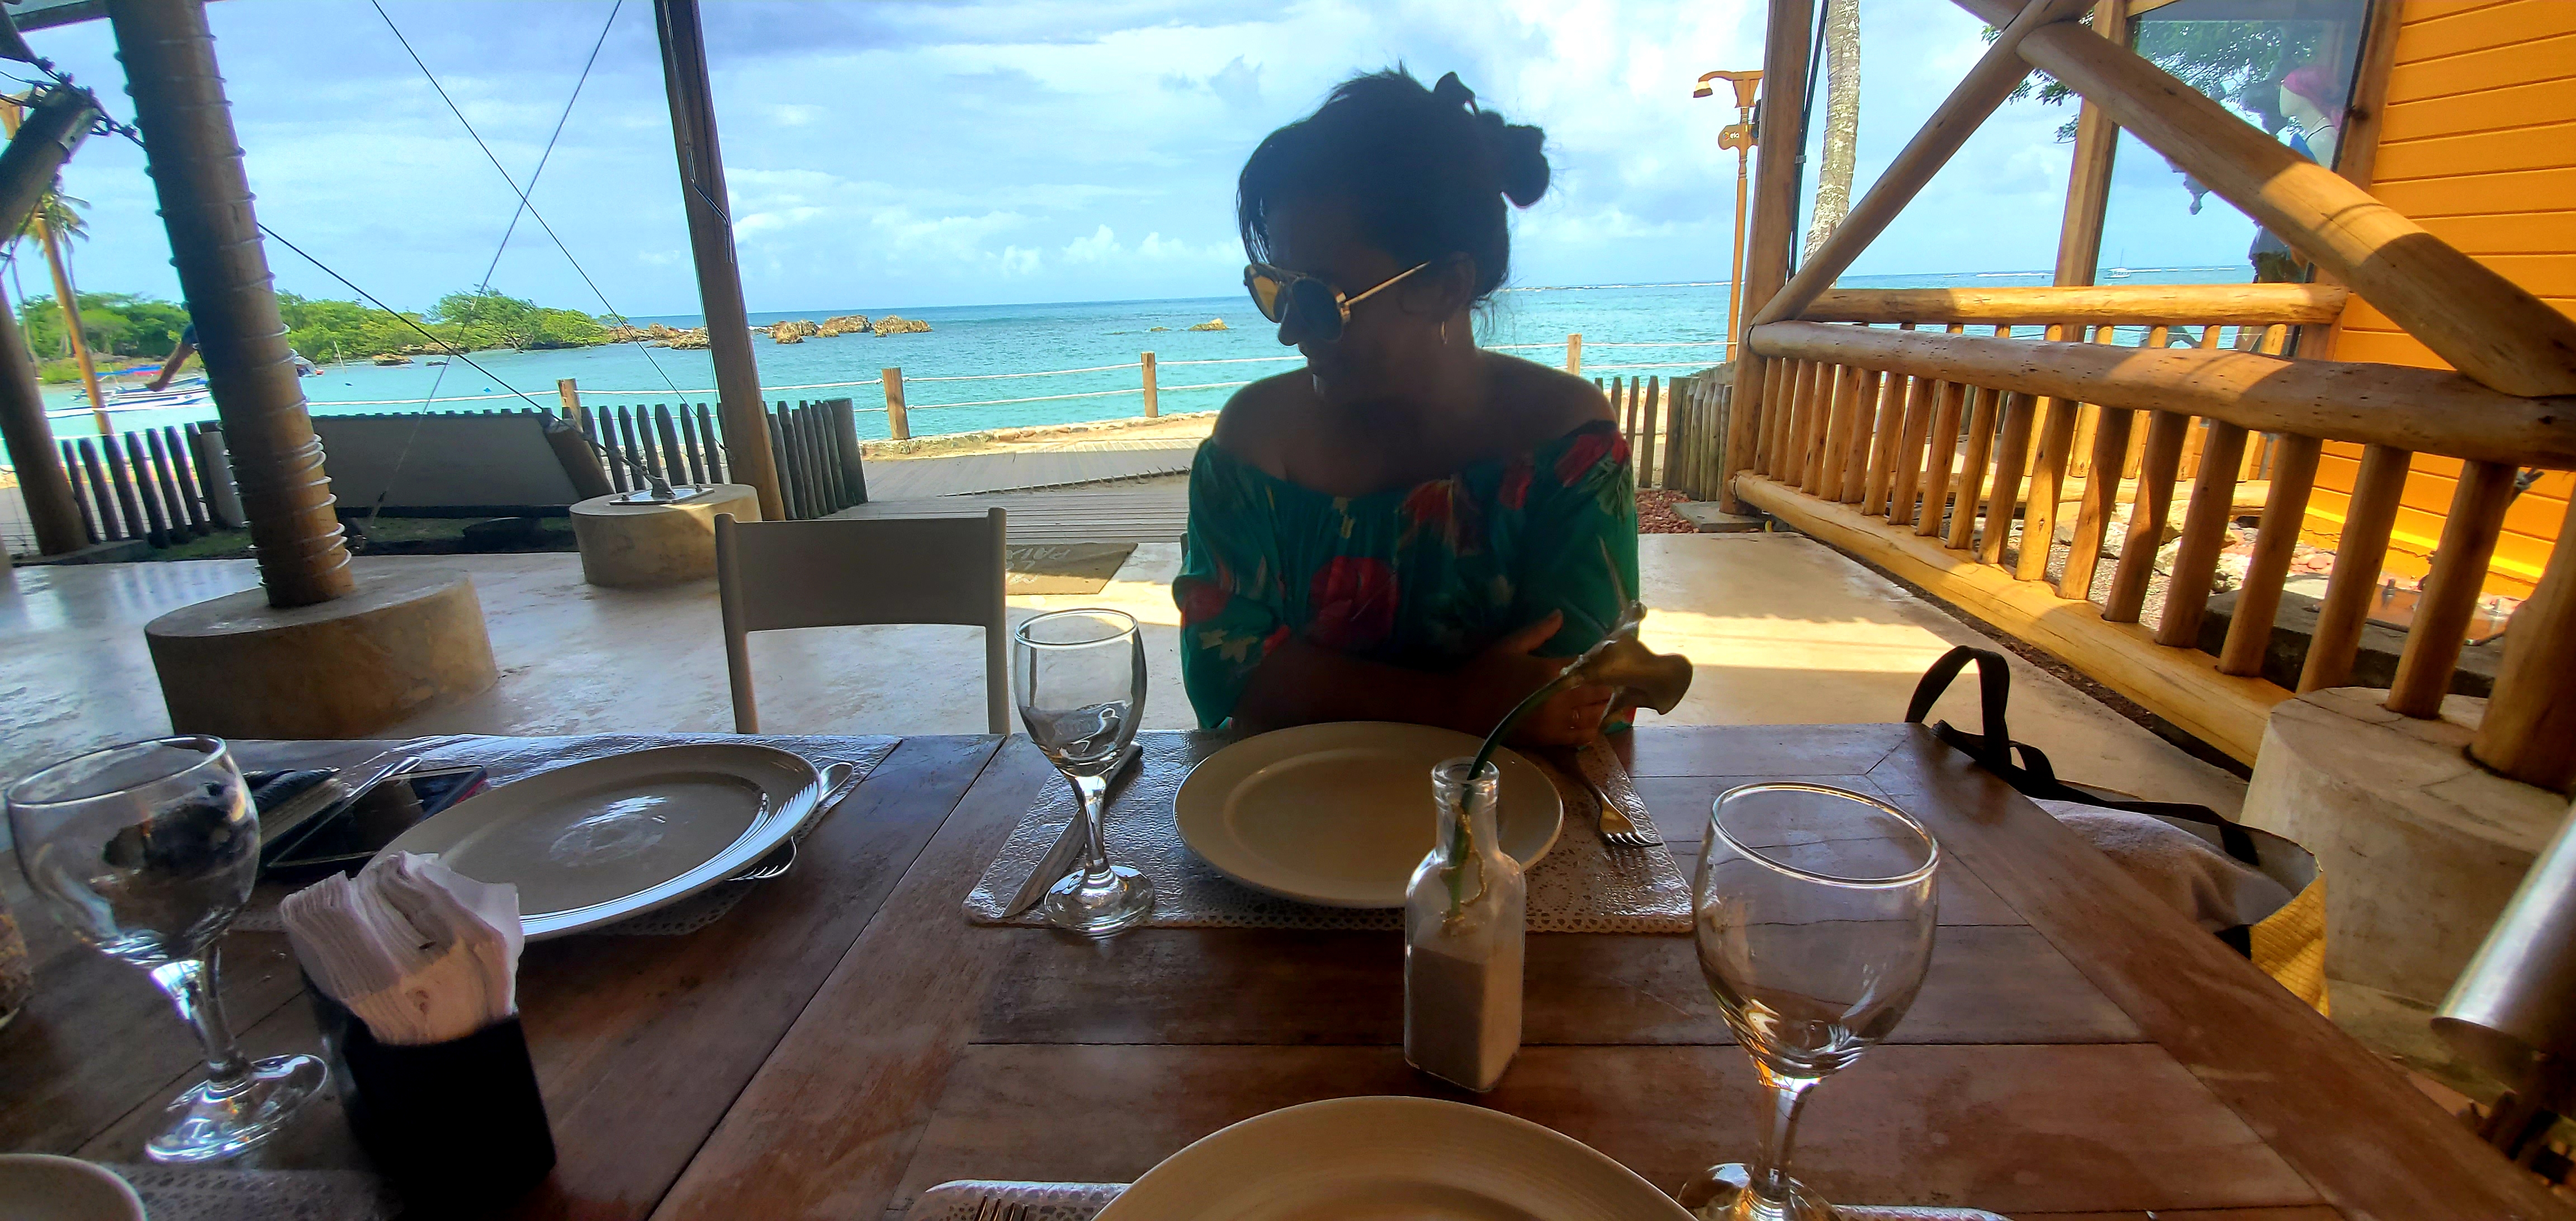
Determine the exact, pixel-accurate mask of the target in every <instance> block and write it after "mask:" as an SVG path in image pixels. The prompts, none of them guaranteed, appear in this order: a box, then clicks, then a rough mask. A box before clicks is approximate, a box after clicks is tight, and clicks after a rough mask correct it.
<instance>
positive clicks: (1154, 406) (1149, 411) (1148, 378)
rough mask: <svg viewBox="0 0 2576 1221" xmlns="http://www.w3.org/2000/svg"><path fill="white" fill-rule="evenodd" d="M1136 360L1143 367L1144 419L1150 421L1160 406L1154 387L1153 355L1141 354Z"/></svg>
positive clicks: (1149, 353)
mask: <svg viewBox="0 0 2576 1221" xmlns="http://www.w3.org/2000/svg"><path fill="white" fill-rule="evenodd" d="M1137 359H1138V360H1140V361H1142V362H1143V363H1144V366H1145V418H1146V419H1149V420H1150V419H1153V418H1154V417H1155V415H1156V414H1158V413H1159V412H1160V410H1161V406H1162V404H1161V403H1160V402H1159V401H1158V391H1157V388H1156V386H1155V385H1154V354H1153V353H1151V352H1142V353H1139V354H1138V355H1137Z"/></svg>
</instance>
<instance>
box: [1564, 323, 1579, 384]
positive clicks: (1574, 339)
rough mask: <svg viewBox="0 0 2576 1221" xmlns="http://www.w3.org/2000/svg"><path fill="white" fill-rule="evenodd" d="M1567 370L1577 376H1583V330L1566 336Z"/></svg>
mask: <svg viewBox="0 0 2576 1221" xmlns="http://www.w3.org/2000/svg"><path fill="white" fill-rule="evenodd" d="M1565 371H1566V372H1568V373H1571V374H1573V375H1574V376H1576V377H1581V376H1583V332H1581V331H1576V332H1574V333H1573V334H1570V335H1567V336H1566V337H1565Z"/></svg>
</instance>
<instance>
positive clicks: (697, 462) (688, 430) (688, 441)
mask: <svg viewBox="0 0 2576 1221" xmlns="http://www.w3.org/2000/svg"><path fill="white" fill-rule="evenodd" d="M676 415H677V417H678V419H679V423H680V453H681V454H682V455H683V456H685V457H686V458H687V459H688V464H689V482H691V483H707V482H709V480H708V479H707V460H706V451H707V450H708V449H710V448H712V446H710V445H709V444H708V439H706V438H701V437H700V436H699V435H698V420H697V417H696V416H695V415H692V414H691V413H690V411H689V405H688V404H687V403H682V404H680V410H679V411H678V412H677V413H676Z"/></svg>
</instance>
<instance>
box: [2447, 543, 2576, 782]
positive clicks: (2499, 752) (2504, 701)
mask: <svg viewBox="0 0 2576 1221" xmlns="http://www.w3.org/2000/svg"><path fill="white" fill-rule="evenodd" d="M2469 754H2470V756H2471V757H2472V758H2475V759H2476V760H2477V761H2478V762H2480V763H2483V764H2485V765H2487V766H2488V767H2491V768H2494V769H2495V770H2496V771H2498V772H2501V773H2503V774H2504V775H2506V776H2510V777H2512V778H2513V779H2516V780H2519V781H2522V782H2523V783H2525V784H2536V785H2539V786H2540V787H2542V788H2545V789H2556V790H2558V791H2559V792H2562V793H2564V792H2567V791H2569V790H2570V789H2571V788H2576V503H2571V504H2570V505H2569V508H2568V514H2567V518H2566V520H2565V521H2564V522H2563V523H2561V524H2560V526H2559V527H2558V545H2557V547H2556V549H2554V550H2552V551H2551V552H2550V554H2549V563H2548V565H2547V566H2546V567H2544V568H2542V569H2541V573H2540V585H2539V587H2538V588H2536V589H2534V590H2532V593H2531V597H2529V598H2528V599H2525V600H2524V601H2523V604H2522V608H2521V609H2520V610H2517V611H2515V612H2514V613H2513V623H2512V626H2511V627H2510V628H2508V629H2507V630H2506V632H2505V635H2504V662H2503V664H2502V665H2501V666H2499V667H2498V668H2497V670H2496V685H2495V694H2494V695H2493V696H2491V697H2489V698H2488V700H2487V714H2486V719H2485V721H2483V722H2481V723H2480V724H2479V726H2478V736H2477V740H2476V741H2475V742H2473V743H2471V744H2470V746H2469Z"/></svg>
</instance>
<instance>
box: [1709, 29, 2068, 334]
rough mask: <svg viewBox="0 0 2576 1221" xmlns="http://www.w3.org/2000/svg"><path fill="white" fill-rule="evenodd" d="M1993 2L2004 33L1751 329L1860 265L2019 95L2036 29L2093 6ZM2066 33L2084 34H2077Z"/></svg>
mask: <svg viewBox="0 0 2576 1221" xmlns="http://www.w3.org/2000/svg"><path fill="white" fill-rule="evenodd" d="M1996 2H1997V4H1998V6H1999V8H2000V9H2002V10H2004V16H2005V20H2003V21H1998V22H1996V23H1995V24H1996V25H1998V26H2001V27H2002V28H2003V33H2002V34H2001V36H1999V37H1997V38H1996V39H1995V45H1994V46H1992V47H1989V48H1987V50H1986V57H1985V58H1984V59H1981V60H1978V61H1977V66H1976V67H1974V68H1970V69H1969V70H1968V75H1966V76H1965V77H1962V78H1960V80H1959V85H1958V87H1957V88H1955V89H1952V90H1951V91H1950V96H1949V97H1948V98H1945V99H1943V100H1942V102H1941V106H1940V109H1938V110H1935V111H1933V112H1932V117H1931V119H1929V120H1928V121H1926V122H1925V123H1924V124H1923V130H1921V131H1918V132H1916V133H1914V138H1913V139H1912V140H1910V141H1908V142H1907V143H1906V145H1905V150H1904V151H1903V152H1900V153H1898V154H1896V160H1894V161H1891V162H1889V163H1888V165H1887V170H1886V172H1884V173H1882V174H1880V175H1879V176H1878V181H1877V182H1874V183H1871V184H1870V188H1869V194H1867V195H1865V196H1862V197H1861V201H1860V203H1858V204H1856V205H1854V206H1853V208H1852V210H1851V212H1850V214H1848V215H1846V216H1844V217H1843V223H1842V225H1841V226H1840V227H1839V228H1837V229H1835V230H1834V235H1833V236H1832V237H1831V238H1828V239H1826V241H1825V244H1824V246H1823V247H1822V248H1821V249H1819V250H1817V251H1816V253H1815V257H1813V258H1810V259H1808V260H1807V265H1806V266H1805V267H1802V268H1799V269H1798V274H1797V276H1796V278H1794V279H1792V280H1790V281H1789V283H1788V284H1787V285H1786V286H1785V287H1783V288H1781V290H1780V291H1779V293H1778V294H1777V295H1775V296H1773V297H1772V298H1771V300H1770V302H1769V303H1768V304H1766V305H1764V306H1763V307H1762V310H1761V312H1760V313H1757V314H1755V315H1754V316H1753V325H1755V326H1760V325H1762V324H1763V323H1766V322H1777V321H1779V320H1781V319H1783V318H1795V317H1797V316H1798V314H1799V312H1800V311H1802V310H1804V309H1806V308H1807V306H1808V305H1809V304H1810V303H1812V302H1814V301H1815V299H1816V296H1817V294H1819V293H1822V292H1824V291H1825V290H1826V289H1828V288H1832V287H1833V286H1834V279H1835V278H1836V277H1838V276H1840V275H1842V274H1843V272H1844V271H1846V270H1848V269H1849V268H1850V267H1851V265H1852V260H1854V259H1857V258H1859V257H1860V252H1861V251H1863V250H1867V249H1868V248H1869V244H1870V243H1871V242H1872V241H1875V240H1877V238H1878V235H1879V234H1880V233H1881V232H1884V231H1885V230H1886V228H1887V226H1888V223H1889V222H1890V221H1893V220H1895V219H1896V214H1897V213H1899V212H1901V211H1904V210H1905V205H1906V204H1908V203H1911V202H1913V199H1914V196H1915V193H1916V192H1918V191H1921V190H1922V189H1923V184H1924V183H1927V182H1930V181H1931V180H1932V175H1934V174H1936V173H1939V172H1940V170H1941V167H1942V166H1943V165H1946V164H1948V163H1949V160H1950V157H1951V155H1952V154H1954V153H1956V152H1958V151H1959V146H1960V145H1962V144H1965V143H1967V142H1968V137H1970V136H1972V135H1975V134H1976V132H1977V128H1978V127H1979V126H1980V125H1982V124H1984V123H1985V121H1986V116H1988V115H1991V114H1993V113H1994V112H1995V108H1996V107H1998V106H2001V105H2003V104H2004V100H2005V99H2006V98H2009V97H2011V96H2012V92H2013V90H2015V89H2017V88H2020V87H2021V82H2022V79H2023V78H2024V77H2027V76H2029V75H2030V65H2029V64H2028V63H2027V62H2024V60H2023V59H2022V57H2021V56H2020V55H2019V54H2017V53H2016V50H2015V49H2016V48H2017V47H2018V46H2019V45H2020V43H2021V41H2022V39H2023V38H2025V37H2027V36H2028V35H2029V34H2030V33H2031V32H2032V31H2033V30H2037V29H2039V28H2041V27H2043V26H2047V25H2052V24H2055V23H2058V22H2067V21H2072V20H2074V19H2075V18H2077V17H2080V16H2083V15H2084V13H2085V11H2086V10H2088V9H2090V8H2091V7H2092V0H2030V3H2029V4H2027V5H2025V6H2021V7H2019V8H2016V7H2015V6H2014V5H2013V3H2012V0H1996ZM2072 28H2074V29H2075V31H2076V32H2077V33H2079V34H2080V33H2083V30H2082V28H2081V27H2072Z"/></svg>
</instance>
